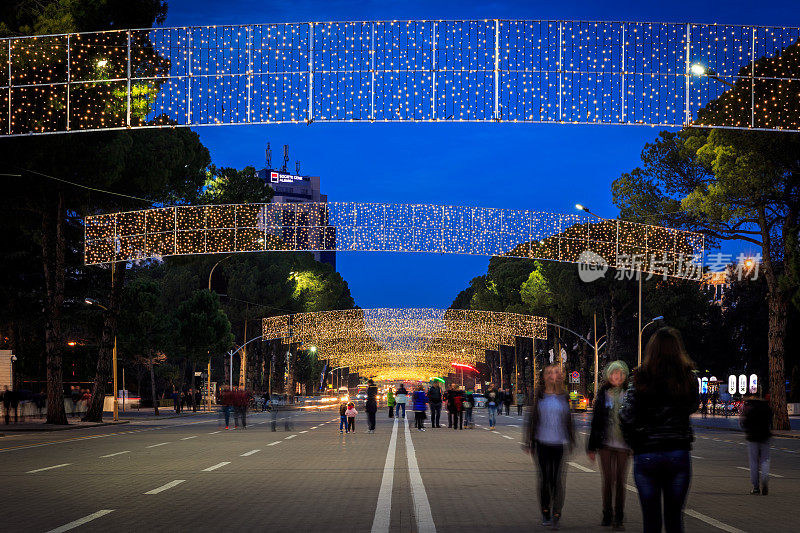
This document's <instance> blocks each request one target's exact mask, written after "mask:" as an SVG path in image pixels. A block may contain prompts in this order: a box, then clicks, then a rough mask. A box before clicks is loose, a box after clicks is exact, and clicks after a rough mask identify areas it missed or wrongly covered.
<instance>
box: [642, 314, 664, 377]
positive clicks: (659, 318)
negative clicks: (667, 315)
mask: <svg viewBox="0 0 800 533" xmlns="http://www.w3.org/2000/svg"><path fill="white" fill-rule="evenodd" d="M659 320H664V317H663V316H657V317H655V318H654V319H653V320H651V321H650V322H648V323H647V324H645V325H644V327H643V328H641V329H639V364H638V366H642V334H643V333H644V330H645V329H646V328H647V326H649V325H650V324H654V323H656V322H658V321H659Z"/></svg>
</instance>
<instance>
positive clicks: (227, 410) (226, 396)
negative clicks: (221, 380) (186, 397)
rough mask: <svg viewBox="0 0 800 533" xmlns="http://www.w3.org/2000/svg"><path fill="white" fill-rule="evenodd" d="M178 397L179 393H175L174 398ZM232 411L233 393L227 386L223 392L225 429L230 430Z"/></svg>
mask: <svg viewBox="0 0 800 533" xmlns="http://www.w3.org/2000/svg"><path fill="white" fill-rule="evenodd" d="M176 395H177V392H175V391H173V392H172V397H173V398H174V397H175V396H176ZM176 405H177V404H176ZM231 409H233V391H232V390H230V389H229V388H228V387H227V385H226V386H225V388H224V389H223V391H222V414H223V415H225V429H229V428H230V423H231Z"/></svg>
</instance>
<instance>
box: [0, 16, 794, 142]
mask: <svg viewBox="0 0 800 533" xmlns="http://www.w3.org/2000/svg"><path fill="white" fill-rule="evenodd" d="M798 39H800V29H798V28H788V27H763V26H734V25H719V24H692V23H687V24H685V23H646V22H586V21H567V20H565V21H531V20H499V19H490V20H455V21H418V20H417V21H365V22H308V23H287V24H251V25H243V26H206V27H191V28H153V29H150V30H121V31H107V32H94V33H73V34H62V35H47V36H29V37H12V38H5V39H0V54H2V56H3V58H4V60H5V61H6V62H7V63H8V67H7V68H4V69H0V71H2V72H0V136H3V135H29V134H41V133H53V132H64V131H72V130H76V129H82V130H99V129H121V128H131V127H161V126H164V127H166V126H170V127H171V126H175V125H179V126H199V125H221V124H275V123H310V122H316V121H327V122H358V121H362V122H364V121H369V122H434V121H455V122H467V121H469V122H472V121H498V122H499V121H503V122H534V123H536V122H556V123H564V124H647V125H655V126H678V127H680V126H686V125H703V126H716V127H728V128H744V129H753V128H755V129H764V130H789V131H798V130H800V97H798V91H797V89H796V86H797V85H798V84H800V76H798V74H797V73H798V69H797V65H798V61H800V59H798V57H797V56H798V53H800V51H798V47H800V45H799V44H798ZM697 64H702V65H705V66H706V67H707V68H708V69H713V71H714V72H715V73H716V74H715V77H716V78H711V77H709V76H706V75H700V76H698V74H697V70H698V69H697V68H695V69H694V72H693V71H692V66H693V65H697ZM720 82H721V83H720ZM715 99H719V100H718V102H717V103H716V104H715V109H714V113H711V114H708V113H706V114H705V116H703V115H702V113H701V114H700V115H698V111H699V110H700V109H701V108H703V107H704V106H706V105H707V104H708V103H709V102H711V101H712V100H715Z"/></svg>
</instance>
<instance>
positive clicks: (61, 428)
mask: <svg viewBox="0 0 800 533" xmlns="http://www.w3.org/2000/svg"><path fill="white" fill-rule="evenodd" d="M129 423H130V420H120V421H119V422H98V423H96V424H92V425H91V426H89V425H81V426H77V425H72V424H69V425H66V426H51V427H36V428H20V429H14V430H10V431H9V430H6V431H8V432H9V433H12V434H13V433H24V432H35V431H69V430H72V429H89V428H97V427H101V426H118V425H121V424H129ZM5 436H6V434H5V433H0V437H5Z"/></svg>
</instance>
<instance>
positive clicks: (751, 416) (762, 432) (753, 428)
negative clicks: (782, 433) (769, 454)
mask: <svg viewBox="0 0 800 533" xmlns="http://www.w3.org/2000/svg"><path fill="white" fill-rule="evenodd" d="M740 424H741V426H742V429H743V430H744V434H745V438H746V439H747V440H749V441H753V442H765V441H766V440H768V439H769V438H770V437H771V436H772V431H771V430H772V409H770V408H769V404H768V403H767V402H765V401H764V400H747V401H746V402H745V403H744V409H743V410H742V418H741V421H740Z"/></svg>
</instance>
